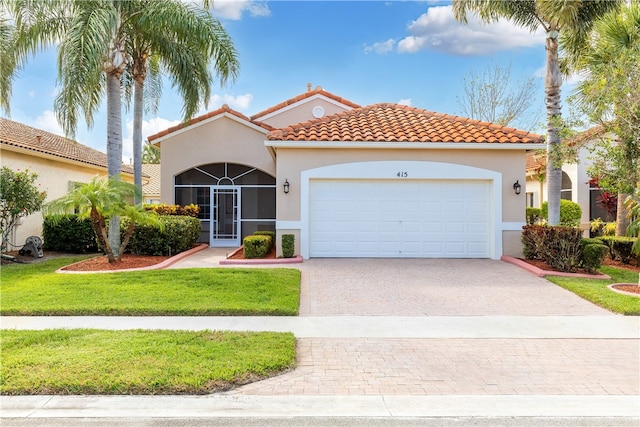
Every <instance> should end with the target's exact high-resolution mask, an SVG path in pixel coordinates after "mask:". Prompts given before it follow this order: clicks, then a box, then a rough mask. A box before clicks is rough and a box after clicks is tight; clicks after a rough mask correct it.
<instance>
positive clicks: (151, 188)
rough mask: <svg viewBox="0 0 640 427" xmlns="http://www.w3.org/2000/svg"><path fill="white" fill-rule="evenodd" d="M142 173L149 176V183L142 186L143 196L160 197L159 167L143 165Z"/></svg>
mask: <svg viewBox="0 0 640 427" xmlns="http://www.w3.org/2000/svg"><path fill="white" fill-rule="evenodd" d="M142 173H144V174H147V175H149V182H148V183H146V184H142V193H143V194H144V195H149V196H154V195H158V196H159V195H160V165H155V164H143V165H142Z"/></svg>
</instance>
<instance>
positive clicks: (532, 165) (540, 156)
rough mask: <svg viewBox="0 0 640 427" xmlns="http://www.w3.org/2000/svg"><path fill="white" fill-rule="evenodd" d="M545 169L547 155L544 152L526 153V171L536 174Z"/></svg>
mask: <svg viewBox="0 0 640 427" xmlns="http://www.w3.org/2000/svg"><path fill="white" fill-rule="evenodd" d="M546 167H547V154H546V153H544V152H537V151H531V152H529V153H527V160H526V171H527V172H533V173H537V172H539V171H541V170H542V171H544V169H545V168H546Z"/></svg>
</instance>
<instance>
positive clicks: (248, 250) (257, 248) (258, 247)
mask: <svg viewBox="0 0 640 427" xmlns="http://www.w3.org/2000/svg"><path fill="white" fill-rule="evenodd" d="M242 244H243V246H244V257H245V258H262V257H264V256H265V255H266V254H267V253H268V252H269V246H270V245H271V237H269V236H255V235H253V236H247V237H245V238H244V239H243V240H242Z"/></svg>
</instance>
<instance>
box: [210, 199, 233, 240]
mask: <svg viewBox="0 0 640 427" xmlns="http://www.w3.org/2000/svg"><path fill="white" fill-rule="evenodd" d="M239 193H240V191H239V189H238V188H237V187H212V195H211V196H212V197H211V201H212V202H211V211H212V213H213V214H212V216H211V219H212V224H211V246H218V247H235V246H240V233H239V231H240V230H239V227H240V223H239V221H238V214H239V212H240V206H239V203H240V197H239Z"/></svg>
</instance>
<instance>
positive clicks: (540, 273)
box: [500, 255, 611, 279]
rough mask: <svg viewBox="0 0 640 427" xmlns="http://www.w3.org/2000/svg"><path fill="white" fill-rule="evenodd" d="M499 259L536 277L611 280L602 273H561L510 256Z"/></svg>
mask: <svg viewBox="0 0 640 427" xmlns="http://www.w3.org/2000/svg"><path fill="white" fill-rule="evenodd" d="M500 259H501V260H502V261H504V262H507V263H509V264H513V265H515V266H517V267H520V268H522V269H523V270H527V271H528V272H530V273H533V274H535V275H536V276H538V277H546V276H560V277H579V278H584V279H611V277H610V276H608V275H606V274H602V273H598V274H584V273H563V272H561V271H549V270H543V269H541V268H538V267H536V266H535V265H531V264H529V263H528V262H526V261H523V260H521V259H518V258H514V257H512V256H508V255H502V257H500Z"/></svg>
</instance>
